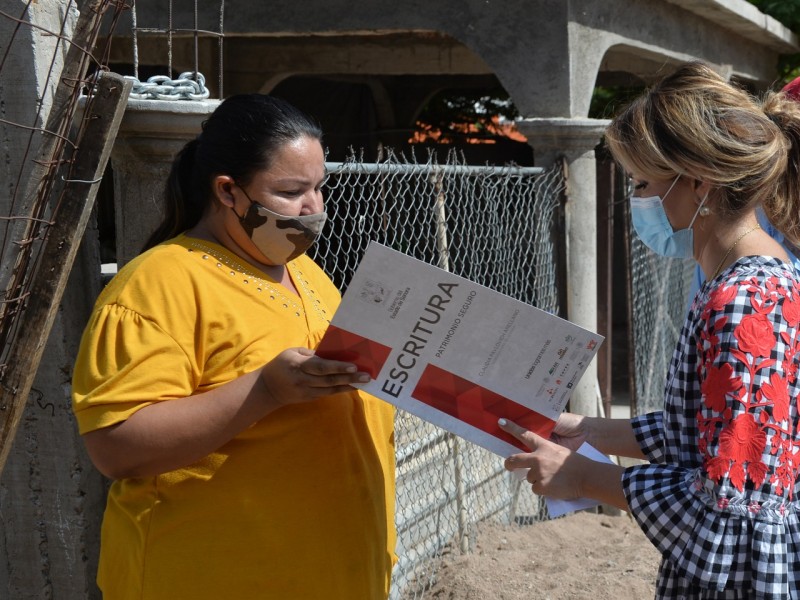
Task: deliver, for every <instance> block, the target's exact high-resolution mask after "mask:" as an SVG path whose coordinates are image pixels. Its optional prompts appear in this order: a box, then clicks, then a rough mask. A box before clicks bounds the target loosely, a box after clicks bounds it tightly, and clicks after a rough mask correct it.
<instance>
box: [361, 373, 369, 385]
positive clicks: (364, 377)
mask: <svg viewBox="0 0 800 600" xmlns="http://www.w3.org/2000/svg"><path fill="white" fill-rule="evenodd" d="M370 379H372V377H370V376H369V375H367V374H366V373H361V374H360V375H359V376H358V381H359V383H367V382H368V381H369V380H370Z"/></svg>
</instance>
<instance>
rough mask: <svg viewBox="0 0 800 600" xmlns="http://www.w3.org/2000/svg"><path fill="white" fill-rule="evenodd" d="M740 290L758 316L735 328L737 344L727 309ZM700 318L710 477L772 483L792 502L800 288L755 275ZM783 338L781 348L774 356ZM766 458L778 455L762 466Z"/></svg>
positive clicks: (741, 484)
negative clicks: (702, 321) (702, 324)
mask: <svg viewBox="0 0 800 600" xmlns="http://www.w3.org/2000/svg"><path fill="white" fill-rule="evenodd" d="M742 289H745V290H746V292H747V300H748V301H749V304H750V306H751V307H752V309H753V311H754V312H753V313H752V314H748V315H745V316H743V317H742V318H741V321H740V322H739V323H738V325H736V327H734V328H733V338H734V340H735V343H734V340H731V339H730V337H729V335H730V334H729V333H727V332H726V330H727V331H729V328H726V325H727V323H728V316H726V314H725V312H726V311H725V310H724V309H726V308H727V306H728V305H729V304H730V303H731V302H732V301H733V300H734V299H735V297H736V296H737V294H739V293H741V291H742ZM701 318H702V319H704V321H705V324H706V326H705V328H702V329H701V331H700V332H699V336H698V339H697V352H698V356H699V359H700V362H699V366H698V368H697V373H698V375H699V376H700V391H701V393H702V401H703V402H702V405H701V406H702V408H700V410H699V411H698V413H697V427H698V432H699V439H698V449H699V451H700V453H701V455H702V456H703V466H704V468H705V470H706V473H707V475H708V477H709V478H710V479H711V480H712V481H717V482H720V481H721V480H722V479H723V478H725V477H727V478H728V480H729V481H730V483H731V485H733V486H734V487H735V488H737V489H738V490H740V491H743V490H744V488H745V485H747V482H748V481H749V482H750V484H751V485H752V486H753V487H754V488H756V489H757V488H759V487H762V486H763V485H765V484H769V485H772V486H774V492H775V493H776V494H778V495H782V494H784V493H785V494H787V495H788V497H789V499H791V498H792V496H793V491H794V484H795V481H796V479H797V475H798V469H800V436H799V435H798V432H797V431H796V430H795V426H794V420H793V416H792V415H793V411H795V410H797V402H798V398H797V397H796V396H795V395H794V394H795V393H796V386H797V383H798V382H797V373H798V363H800V331H799V330H798V328H800V287H799V286H798V285H797V284H796V283H794V282H792V285H791V287H785V286H784V285H782V282H781V280H780V279H779V278H777V277H770V278H767V279H766V280H761V281H759V279H758V278H757V277H752V278H750V279H748V280H747V281H745V282H742V284H741V285H740V286H731V287H729V288H724V289H722V288H718V289H717V290H715V291H713V292H712V293H711V294H710V298H709V301H708V303H707V305H706V307H705V309H704V311H703V313H702V315H701ZM781 319H782V321H781ZM775 321H778V323H779V325H776V323H775ZM721 339H726V340H727V341H728V344H729V346H727V347H724V346H723V344H721V343H720V340H721ZM779 341H780V342H782V343H783V344H784V347H782V348H781V349H780V355H778V356H776V357H775V358H773V357H772V352H773V350H775V348H776V346H777V344H778V342H779ZM723 352H725V353H726V354H725V356H724V358H722V353H723ZM765 456H767V457H773V458H770V459H769V462H764V457H765Z"/></svg>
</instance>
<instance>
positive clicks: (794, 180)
mask: <svg viewBox="0 0 800 600" xmlns="http://www.w3.org/2000/svg"><path fill="white" fill-rule="evenodd" d="M763 109H764V113H765V114H766V115H767V116H768V117H769V119H770V120H771V121H772V122H773V123H775V124H776V125H777V126H778V128H779V129H780V130H781V132H782V134H783V138H784V140H785V146H786V166H785V170H784V173H783V176H782V177H781V178H780V179H779V181H778V184H777V190H776V192H775V193H774V194H773V195H771V196H769V197H768V198H765V199H764V203H763V205H764V213H765V214H766V216H767V218H768V219H769V220H770V222H771V223H772V224H773V225H774V226H775V227H777V228H778V230H780V231H781V232H782V233H783V234H784V235H785V236H786V237H787V238H788V239H789V240H790V241H791V242H792V243H794V244H797V243H798V242H800V103H798V102H797V101H796V100H794V99H793V98H792V97H791V96H790V95H789V94H787V93H774V92H771V93H769V94H767V96H766V98H765V100H764V103H763Z"/></svg>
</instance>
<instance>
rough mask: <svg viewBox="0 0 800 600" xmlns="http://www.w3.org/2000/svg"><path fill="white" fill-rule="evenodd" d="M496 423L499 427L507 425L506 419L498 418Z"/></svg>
mask: <svg viewBox="0 0 800 600" xmlns="http://www.w3.org/2000/svg"><path fill="white" fill-rule="evenodd" d="M497 424H498V425H500V427H505V426H506V425H508V421H506V420H505V419H498V420H497Z"/></svg>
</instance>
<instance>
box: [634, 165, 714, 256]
mask: <svg viewBox="0 0 800 600" xmlns="http://www.w3.org/2000/svg"><path fill="white" fill-rule="evenodd" d="M680 177H681V176H680V175H678V176H677V177H676V178H675V180H674V181H673V182H672V185H671V186H669V189H668V190H667V193H666V194H664V198H666V197H667V194H669V193H670V192H671V191H672V188H674V187H675V184H676V183H678V179H680ZM707 197H708V194H706V197H705V198H703V201H702V202H701V203H700V206H698V207H697V211H695V213H694V216H693V217H692V221H691V223H689V227H687V228H686V229H679V230H678V231H673V229H672V225H670V223H669V219H668V218H667V213H666V212H665V211H664V198H660V197H658V196H649V197H647V198H637V197H635V196H631V199H630V200H631V218H632V219H633V228H634V229H635V230H636V233H637V234H638V236H639V238H640V239H641V240H642V243H644V245H645V246H647V247H648V248H650V250H652V251H653V252H655V253H656V254H660V255H661V256H668V257H670V258H692V257H693V256H694V232H693V231H692V225H694V221H695V219H696V218H697V215H698V214H699V213H700V209H701V208H702V207H703V204H705V201H706V198H707Z"/></svg>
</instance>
